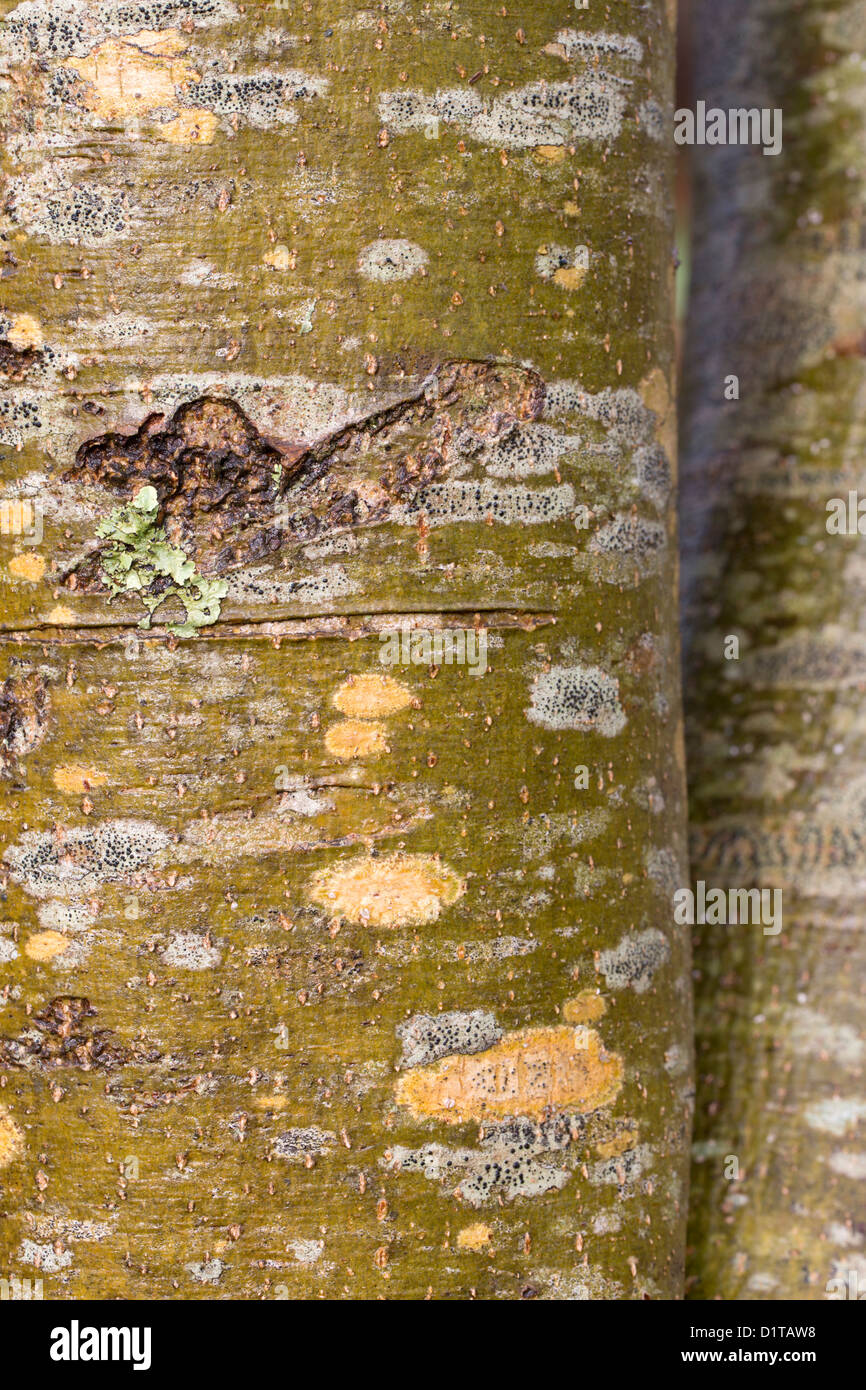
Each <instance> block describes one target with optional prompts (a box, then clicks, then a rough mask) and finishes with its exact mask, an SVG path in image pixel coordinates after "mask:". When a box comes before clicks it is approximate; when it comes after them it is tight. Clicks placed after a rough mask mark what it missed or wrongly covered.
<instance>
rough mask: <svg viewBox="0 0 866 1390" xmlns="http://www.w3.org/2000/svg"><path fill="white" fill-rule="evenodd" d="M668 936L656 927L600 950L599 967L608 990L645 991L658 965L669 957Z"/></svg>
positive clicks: (636, 992)
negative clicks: (607, 948)
mask: <svg viewBox="0 0 866 1390" xmlns="http://www.w3.org/2000/svg"><path fill="white" fill-rule="evenodd" d="M670 953H671V948H670V945H669V943H668V941H667V939H666V938H665V937H664V936H663V934H662V933H661V932H660V931H658V930H657V929H656V928H655V927H650V928H648V929H647V930H646V931H642V932H635V933H634V934H629V935H627V936H624V937H623V939H622V941H620V943H619V945H618V946H617V947H615V949H614V950H612V951H602V952H601V954H600V955H599V958H598V967H599V970H600V971H601V972H602V974H603V975H604V977H605V979H606V980H607V983H608V986H609V988H610V989H627V988H628V987H629V986H631V988H632V989H633V990H634V992H635V994H644V993H645V992H646V991H647V990H648V989H649V987H650V985H651V983H652V978H653V975H654V974H655V972H656V970H658V968H659V966H661V965H663V964H664V962H665V961H666V960H668V958H669V957H670Z"/></svg>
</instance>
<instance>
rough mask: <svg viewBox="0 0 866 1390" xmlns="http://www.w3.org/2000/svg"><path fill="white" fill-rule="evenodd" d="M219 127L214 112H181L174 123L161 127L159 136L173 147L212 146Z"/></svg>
mask: <svg viewBox="0 0 866 1390" xmlns="http://www.w3.org/2000/svg"><path fill="white" fill-rule="evenodd" d="M218 126H219V121H218V120H217V118H216V116H215V115H214V114H213V112H212V111H181V112H180V113H179V115H177V116H176V117H175V119H174V120H173V121H169V122H168V123H167V124H166V125H164V126H160V128H159V134H160V138H161V139H162V140H168V141H169V143H170V144H172V145H210V144H212V143H213V138H214V136H215V135H216V133H217V127H218Z"/></svg>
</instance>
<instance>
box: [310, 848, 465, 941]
mask: <svg viewBox="0 0 866 1390" xmlns="http://www.w3.org/2000/svg"><path fill="white" fill-rule="evenodd" d="M308 891H309V895H310V897H311V898H312V900H313V902H316V903H319V904H320V905H321V906H322V907H325V908H327V909H328V911H329V912H331V913H332V915H333V916H334V917H347V918H348V919H349V921H350V922H363V923H365V924H366V925H368V926H371V927H397V926H423V925H424V924H426V923H429V922H435V921H436V919H437V918H438V916H439V914H440V912H441V911H442V908H443V907H450V906H451V905H452V903H456V901H457V899H458V898H459V897H461V896H462V894H463V893H464V891H465V884H464V883H463V882H461V880H460V879H459V878H458V876H457V874H455V873H454V871H453V870H452V869H449V868H448V867H447V866H446V865H445V864H442V863H440V861H439V860H438V859H436V858H434V856H433V855H428V854H405V855H392V856H390V857H389V858H387V859H372V858H368V857H366V856H365V857H364V858H363V859H355V860H352V861H351V862H350V863H348V864H343V865H340V866H338V867H336V868H333V869H320V870H319V872H318V873H317V874H314V876H313V878H312V880H311V881H310V885H309V890H308Z"/></svg>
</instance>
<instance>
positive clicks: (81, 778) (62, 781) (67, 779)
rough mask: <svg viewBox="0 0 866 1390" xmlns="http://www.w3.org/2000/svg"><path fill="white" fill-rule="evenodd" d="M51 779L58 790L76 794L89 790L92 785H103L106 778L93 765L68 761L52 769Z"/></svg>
mask: <svg viewBox="0 0 866 1390" xmlns="http://www.w3.org/2000/svg"><path fill="white" fill-rule="evenodd" d="M52 780H53V782H54V785H55V787H56V788H57V790H58V791H61V792H73V793H76V794H77V793H79V792H86V791H90V790H91V789H92V788H93V787H104V786H105V783H106V781H107V778H106V776H105V773H104V772H98V771H97V770H96V768H95V767H79V766H78V764H77V763H68V764H64V766H63V767H56V768H55V769H54V772H53V774H52Z"/></svg>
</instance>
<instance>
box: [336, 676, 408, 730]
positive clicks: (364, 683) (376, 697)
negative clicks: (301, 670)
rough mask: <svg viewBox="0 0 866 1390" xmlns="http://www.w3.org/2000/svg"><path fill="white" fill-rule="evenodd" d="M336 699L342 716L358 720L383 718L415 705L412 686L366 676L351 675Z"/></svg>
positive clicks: (341, 687)
mask: <svg viewBox="0 0 866 1390" xmlns="http://www.w3.org/2000/svg"><path fill="white" fill-rule="evenodd" d="M332 698H333V703H334V705H335V707H336V708H337V709H338V710H339V711H340V713H341V714H349V715H353V716H354V717H355V718H356V719H380V718H381V717H382V716H383V715H387V714H396V713H397V711H398V710H401V709H405V708H406V706H407V705H411V703H412V699H413V695H412V691H411V690H410V689H409V688H408V686H405V685H401V684H400V682H399V681H395V680H394V678H393V676H373V675H366V676H349V679H348V680H345V681H343V684H342V685H341V686H339V688H338V689H337V690H335V691H334V695H333V697H332Z"/></svg>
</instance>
